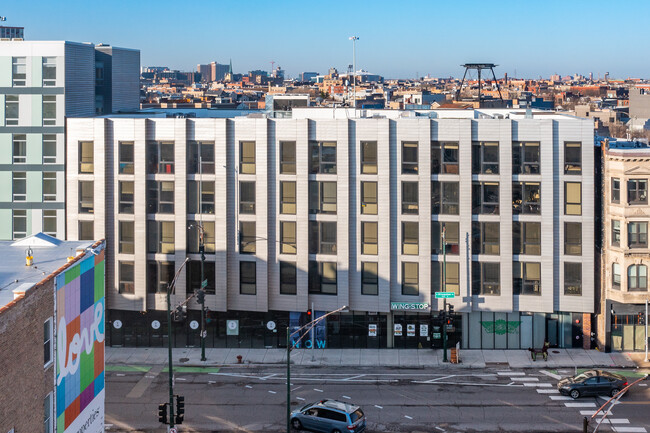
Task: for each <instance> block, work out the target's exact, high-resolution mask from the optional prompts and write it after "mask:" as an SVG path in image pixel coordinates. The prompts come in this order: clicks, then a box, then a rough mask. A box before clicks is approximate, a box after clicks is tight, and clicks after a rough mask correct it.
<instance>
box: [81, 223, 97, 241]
mask: <svg viewBox="0 0 650 433" xmlns="http://www.w3.org/2000/svg"><path fill="white" fill-rule="evenodd" d="M78 227H79V240H80V241H89V240H94V239H95V221H79V226H78Z"/></svg>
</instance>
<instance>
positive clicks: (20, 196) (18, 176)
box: [11, 171, 27, 201]
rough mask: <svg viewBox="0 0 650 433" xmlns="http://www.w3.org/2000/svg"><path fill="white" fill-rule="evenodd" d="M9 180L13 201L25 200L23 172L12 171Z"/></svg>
mask: <svg viewBox="0 0 650 433" xmlns="http://www.w3.org/2000/svg"><path fill="white" fill-rule="evenodd" d="M11 179H12V192H13V194H12V198H13V201H25V200H27V173H26V172H24V171H14V172H13V173H12V174H11Z"/></svg>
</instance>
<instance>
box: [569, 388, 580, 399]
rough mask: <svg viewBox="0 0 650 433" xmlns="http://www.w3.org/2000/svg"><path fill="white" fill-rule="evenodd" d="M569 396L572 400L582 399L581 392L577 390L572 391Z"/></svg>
mask: <svg viewBox="0 0 650 433" xmlns="http://www.w3.org/2000/svg"><path fill="white" fill-rule="evenodd" d="M569 395H570V396H571V398H572V399H574V400H575V399H576V398H578V397H580V391H578V390H577V389H572V390H571V392H570V393H569Z"/></svg>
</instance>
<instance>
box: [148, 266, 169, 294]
mask: <svg viewBox="0 0 650 433" xmlns="http://www.w3.org/2000/svg"><path fill="white" fill-rule="evenodd" d="M172 278H174V263H173V262H154V261H149V262H147V293H167V285H168V284H169V283H171V281H172Z"/></svg>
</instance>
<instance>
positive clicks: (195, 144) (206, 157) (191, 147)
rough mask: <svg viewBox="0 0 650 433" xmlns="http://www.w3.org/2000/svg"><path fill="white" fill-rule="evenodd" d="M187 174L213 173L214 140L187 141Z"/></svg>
mask: <svg viewBox="0 0 650 433" xmlns="http://www.w3.org/2000/svg"><path fill="white" fill-rule="evenodd" d="M187 174H214V142H212V141H190V142H189V143H188V152H187Z"/></svg>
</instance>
